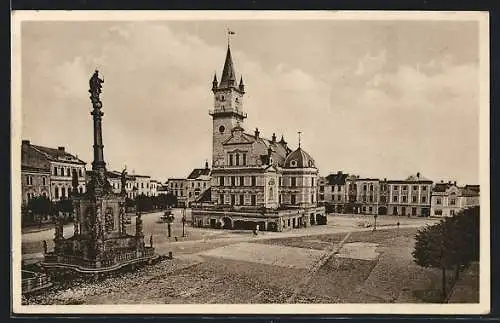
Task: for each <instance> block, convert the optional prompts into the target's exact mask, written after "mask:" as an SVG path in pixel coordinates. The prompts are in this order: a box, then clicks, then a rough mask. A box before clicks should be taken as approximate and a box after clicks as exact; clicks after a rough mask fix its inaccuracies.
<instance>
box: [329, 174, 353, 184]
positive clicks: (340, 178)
mask: <svg viewBox="0 0 500 323" xmlns="http://www.w3.org/2000/svg"><path fill="white" fill-rule="evenodd" d="M347 176H349V174H344V173H337V174H330V175H328V176H327V177H325V179H326V182H327V183H328V185H344V184H345V180H346V178H347Z"/></svg>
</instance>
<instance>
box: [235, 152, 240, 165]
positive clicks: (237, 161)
mask: <svg viewBox="0 0 500 323" xmlns="http://www.w3.org/2000/svg"><path fill="white" fill-rule="evenodd" d="M239 165H240V154H236V166H239Z"/></svg>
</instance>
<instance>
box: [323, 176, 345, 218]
mask: <svg viewBox="0 0 500 323" xmlns="http://www.w3.org/2000/svg"><path fill="white" fill-rule="evenodd" d="M348 176H349V175H348V174H345V173H342V171H338V172H337V173H336V174H330V175H328V176H326V177H320V179H319V195H318V196H319V198H318V202H324V203H325V206H326V209H327V210H328V211H329V212H334V213H342V212H344V208H345V204H346V200H347V190H346V180H347V177H348Z"/></svg>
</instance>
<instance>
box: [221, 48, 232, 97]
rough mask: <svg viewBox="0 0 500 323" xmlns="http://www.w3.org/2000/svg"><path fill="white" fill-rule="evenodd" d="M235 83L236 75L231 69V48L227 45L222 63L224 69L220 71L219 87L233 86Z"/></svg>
mask: <svg viewBox="0 0 500 323" xmlns="http://www.w3.org/2000/svg"><path fill="white" fill-rule="evenodd" d="M235 83H236V73H235V72H234V67H233V58H232V57H231V47H229V44H228V45H227V53H226V61H225V62H224V69H223V70H222V77H221V80H220V84H219V86H220V87H227V86H234V85H235Z"/></svg>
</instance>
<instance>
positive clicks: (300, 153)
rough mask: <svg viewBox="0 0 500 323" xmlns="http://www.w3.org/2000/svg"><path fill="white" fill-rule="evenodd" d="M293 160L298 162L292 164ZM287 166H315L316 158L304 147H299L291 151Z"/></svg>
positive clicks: (287, 158)
mask: <svg viewBox="0 0 500 323" xmlns="http://www.w3.org/2000/svg"><path fill="white" fill-rule="evenodd" d="M292 162H296V164H295V165H292ZM285 167H287V168H295V167H297V168H309V167H315V164H314V159H313V158H312V157H311V155H309V154H308V153H307V152H306V151H305V150H303V149H302V148H300V147H299V148H297V149H296V150H295V151H294V152H292V153H290V154H289V155H288V156H287V157H286V160H285Z"/></svg>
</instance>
